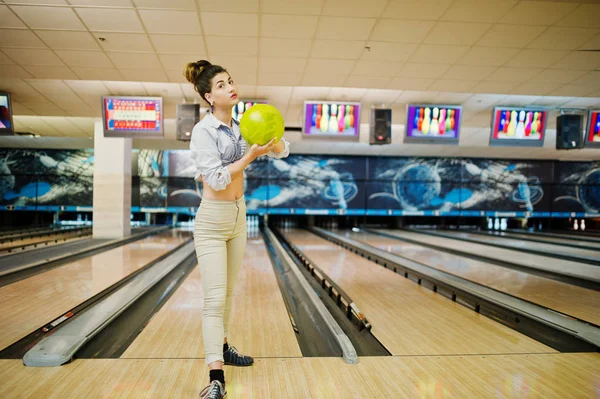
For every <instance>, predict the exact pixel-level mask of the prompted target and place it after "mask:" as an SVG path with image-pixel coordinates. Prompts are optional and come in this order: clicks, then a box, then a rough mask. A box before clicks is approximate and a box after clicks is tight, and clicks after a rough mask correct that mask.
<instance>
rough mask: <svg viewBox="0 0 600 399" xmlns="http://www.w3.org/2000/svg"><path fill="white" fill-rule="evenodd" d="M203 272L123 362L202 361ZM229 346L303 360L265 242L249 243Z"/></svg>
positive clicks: (144, 333) (175, 296)
mask: <svg viewBox="0 0 600 399" xmlns="http://www.w3.org/2000/svg"><path fill="white" fill-rule="evenodd" d="M203 300H204V293H203V290H202V284H201V281H200V269H199V268H198V267H196V268H194V270H192V272H191V273H190V275H189V276H188V277H187V278H186V280H185V281H184V282H183V284H182V285H181V286H180V287H179V288H178V289H177V292H175V294H173V296H172V297H171V298H170V299H169V300H168V301H167V303H166V304H165V305H164V306H163V307H162V308H161V309H160V311H159V312H158V313H157V314H155V315H154V317H153V318H152V320H151V321H150V323H149V324H148V325H147V326H146V327H145V328H144V330H143V331H142V332H141V333H140V335H139V336H138V337H137V338H136V340H135V341H134V342H133V343H132V344H131V346H130V347H129V348H128V349H127V351H125V353H124V354H123V355H122V356H121V358H202V357H204V345H203V343H202V303H203ZM229 331H230V334H229V337H228V340H229V342H231V343H232V344H233V345H234V346H236V347H237V348H238V349H239V350H240V351H243V353H249V354H251V355H252V356H255V357H258V358H260V357H302V352H301V351H300V347H299V346H298V340H297V339H296V337H295V333H294V330H293V329H292V325H291V323H290V318H289V317H288V314H287V310H286V307H285V304H284V302H283V297H282V295H281V292H280V290H279V286H278V284H277V280H276V277H275V272H274V271H273V267H272V265H271V260H270V259H269V255H268V253H267V248H266V247H265V243H264V241H263V240H262V238H258V239H248V246H247V249H246V255H245V257H244V262H243V264H242V269H241V270H240V275H239V278H238V281H237V285H236V287H235V291H234V298H233V308H232V314H231V324H230V328H229Z"/></svg>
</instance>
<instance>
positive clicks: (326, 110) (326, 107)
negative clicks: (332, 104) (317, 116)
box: [321, 104, 329, 133]
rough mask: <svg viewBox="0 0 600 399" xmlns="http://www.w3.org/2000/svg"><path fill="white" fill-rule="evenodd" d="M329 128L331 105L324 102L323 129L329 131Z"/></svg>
mask: <svg viewBox="0 0 600 399" xmlns="http://www.w3.org/2000/svg"><path fill="white" fill-rule="evenodd" d="M327 129H329V105H328V104H323V115H322V116H321V131H322V132H323V133H325V132H327Z"/></svg>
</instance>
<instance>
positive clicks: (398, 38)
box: [369, 19, 435, 43]
mask: <svg viewBox="0 0 600 399" xmlns="http://www.w3.org/2000/svg"><path fill="white" fill-rule="evenodd" d="M434 25H435V22H430V21H400V20H397V19H380V20H378V21H377V23H376V25H375V28H374V29H373V32H372V33H371V36H370V37H369V38H370V39H371V40H375V41H382V42H400V43H421V42H422V41H423V39H425V37H426V36H427V35H428V34H429V32H430V31H431V30H432V29H433V26H434Z"/></svg>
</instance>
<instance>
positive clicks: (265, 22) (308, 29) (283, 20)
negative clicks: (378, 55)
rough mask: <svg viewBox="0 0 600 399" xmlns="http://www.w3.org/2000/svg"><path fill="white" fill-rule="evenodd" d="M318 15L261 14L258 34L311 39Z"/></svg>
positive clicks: (281, 37)
mask: <svg viewBox="0 0 600 399" xmlns="http://www.w3.org/2000/svg"><path fill="white" fill-rule="evenodd" d="M318 21H319V18H318V17H314V16H291V15H269V14H263V15H262V16H261V20H260V35H261V36H262V37H271V38H277V39H312V38H313V36H314V34H315V32H316V30H317V23H318Z"/></svg>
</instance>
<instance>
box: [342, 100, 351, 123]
mask: <svg viewBox="0 0 600 399" xmlns="http://www.w3.org/2000/svg"><path fill="white" fill-rule="evenodd" d="M350 126H351V125H350V106H349V105H346V116H345V117H344V128H345V129H348V128H349V127H350Z"/></svg>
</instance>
